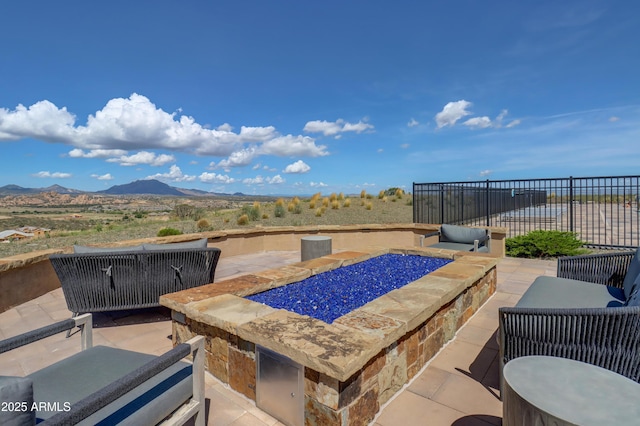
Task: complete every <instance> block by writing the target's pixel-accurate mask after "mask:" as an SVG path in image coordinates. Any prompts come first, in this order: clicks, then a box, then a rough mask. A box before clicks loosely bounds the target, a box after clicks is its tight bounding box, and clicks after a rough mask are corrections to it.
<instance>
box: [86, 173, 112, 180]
mask: <svg viewBox="0 0 640 426" xmlns="http://www.w3.org/2000/svg"><path fill="white" fill-rule="evenodd" d="M91 177H92V178H94V179H98V180H113V176H111V173H106V174H104V175H96V174H93V175H91Z"/></svg>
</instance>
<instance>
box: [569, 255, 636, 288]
mask: <svg viewBox="0 0 640 426" xmlns="http://www.w3.org/2000/svg"><path fill="white" fill-rule="evenodd" d="M634 254H635V252H626V253H605V254H588V255H584V256H569V257H561V258H559V259H558V273H557V276H558V277H559V278H569V279H573V280H580V281H588V282H592V283H596V284H604V285H608V286H611V287H618V288H622V283H623V281H624V277H625V275H626V273H627V269H628V268H629V264H630V263H631V259H632V258H633V256H634Z"/></svg>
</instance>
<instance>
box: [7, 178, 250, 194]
mask: <svg viewBox="0 0 640 426" xmlns="http://www.w3.org/2000/svg"><path fill="white" fill-rule="evenodd" d="M41 192H57V193H58V194H71V195H74V194H92V193H93V194H103V195H136V194H140V195H142V194H145V195H171V196H175V197H213V196H227V197H228V196H241V197H243V196H245V194H243V193H242V192H236V193H234V194H226V193H221V192H208V191H203V190H201V189H193V188H192V189H185V188H176V187H175V186H170V185H167V184H166V183H162V182H160V181H158V180H155V179H145V180H137V181H135V182H131V183H126V184H124V185H115V186H112V187H111V188H109V189H105V190H102V191H97V192H89V191H80V190H78V189H70V188H65V187H64V186H60V185H52V186H48V187H46V188H24V187H22V186H18V185H5V186H0V196H6V195H29V194H39V193H41Z"/></svg>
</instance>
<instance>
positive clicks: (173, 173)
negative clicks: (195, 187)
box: [145, 164, 196, 182]
mask: <svg viewBox="0 0 640 426" xmlns="http://www.w3.org/2000/svg"><path fill="white" fill-rule="evenodd" d="M145 179H157V180H161V181H168V182H192V181H194V180H196V177H195V176H190V175H185V174H184V173H182V170H181V169H180V167H178V166H176V165H175V164H174V165H173V166H171V167H170V168H169V172H168V173H156V174H155V175H151V176H147V177H146V178H145Z"/></svg>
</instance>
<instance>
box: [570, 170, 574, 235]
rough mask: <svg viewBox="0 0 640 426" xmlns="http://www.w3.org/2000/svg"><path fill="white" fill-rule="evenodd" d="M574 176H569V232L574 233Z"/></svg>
mask: <svg viewBox="0 0 640 426" xmlns="http://www.w3.org/2000/svg"><path fill="white" fill-rule="evenodd" d="M573 215H574V211H573V176H569V232H574V229H575V228H574V216H573Z"/></svg>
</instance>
